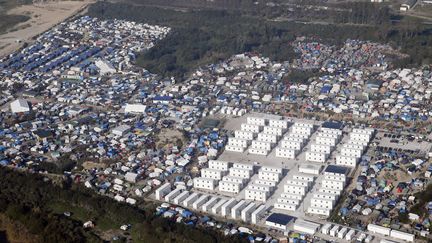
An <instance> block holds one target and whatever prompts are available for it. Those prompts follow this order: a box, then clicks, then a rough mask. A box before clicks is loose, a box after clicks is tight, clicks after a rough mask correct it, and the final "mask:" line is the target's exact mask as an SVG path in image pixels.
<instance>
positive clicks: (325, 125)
mask: <svg viewBox="0 0 432 243" xmlns="http://www.w3.org/2000/svg"><path fill="white" fill-rule="evenodd" d="M322 127H323V128H331V129H342V127H343V123H342V122H335V121H326V122H324V123H323V124H322Z"/></svg>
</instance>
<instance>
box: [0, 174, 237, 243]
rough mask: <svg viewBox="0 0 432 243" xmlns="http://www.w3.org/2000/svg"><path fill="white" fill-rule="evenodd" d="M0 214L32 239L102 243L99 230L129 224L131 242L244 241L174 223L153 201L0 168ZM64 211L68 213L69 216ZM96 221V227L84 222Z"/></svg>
mask: <svg viewBox="0 0 432 243" xmlns="http://www.w3.org/2000/svg"><path fill="white" fill-rule="evenodd" d="M0 184H1V185H2V189H1V190H0V216H6V217H7V218H8V219H10V220H12V221H16V222H19V223H20V224H22V225H24V226H25V228H26V229H27V231H28V233H29V234H32V235H35V236H36V237H34V238H33V241H32V242H103V241H102V239H101V238H100V237H99V232H103V231H109V230H116V229H119V227H120V225H123V224H131V225H132V228H131V231H130V234H131V237H132V238H133V240H134V242H191V243H192V242H215V243H216V242H233V243H236V242H244V241H243V239H240V238H225V237H224V236H223V235H222V234H221V233H220V232H216V231H213V230H211V229H203V228H200V227H190V226H186V225H183V224H177V223H175V222H173V221H170V220H168V219H164V218H161V217H158V216H155V214H154V212H155V211H154V208H155V206H154V205H153V204H152V203H150V202H145V203H144V202H143V203H141V204H140V207H135V206H131V205H129V204H125V203H118V202H116V201H114V200H113V199H111V198H109V197H107V196H101V195H98V194H96V193H94V191H92V190H89V189H86V188H83V187H82V186H80V185H78V184H74V183H71V182H70V181H68V180H64V178H61V179H60V180H59V179H58V178H57V179H53V178H52V179H48V178H47V177H45V176H42V175H38V174H32V173H28V172H19V171H17V170H12V169H9V168H6V167H0ZM63 210H65V211H66V210H67V211H70V212H72V216H71V217H66V216H64V215H63V212H64V211H63ZM87 220H92V221H93V222H95V225H96V229H95V230H87V229H84V228H83V227H82V225H83V222H85V221H87ZM0 231H1V230H0Z"/></svg>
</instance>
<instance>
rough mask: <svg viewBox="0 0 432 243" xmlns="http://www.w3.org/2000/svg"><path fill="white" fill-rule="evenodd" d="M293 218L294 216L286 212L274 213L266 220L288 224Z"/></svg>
mask: <svg viewBox="0 0 432 243" xmlns="http://www.w3.org/2000/svg"><path fill="white" fill-rule="evenodd" d="M293 219H294V217H292V216H289V215H286V214H282V213H273V214H271V215H270V216H269V217H268V218H267V220H266V221H268V222H272V223H276V224H280V225H287V224H288V223H289V222H291V220H293Z"/></svg>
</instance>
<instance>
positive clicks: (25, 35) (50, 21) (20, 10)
mask: <svg viewBox="0 0 432 243" xmlns="http://www.w3.org/2000/svg"><path fill="white" fill-rule="evenodd" d="M92 2H94V1H91V0H84V1H61V2H50V3H42V4H31V5H22V6H19V7H16V8H13V9H11V10H9V11H8V12H7V14H8V15H23V16H29V17H30V19H29V20H27V21H25V22H22V23H19V24H18V25H16V26H14V27H12V28H11V29H10V31H8V32H7V33H5V34H2V35H0V57H2V56H5V55H8V54H10V53H11V52H12V51H14V50H16V49H17V48H19V47H20V46H21V45H22V44H23V43H25V42H28V41H31V39H32V37H34V36H37V35H39V34H41V33H43V32H45V31H46V30H48V29H50V28H51V27H53V26H55V25H56V24H58V23H60V22H61V21H63V20H64V19H67V18H68V17H70V16H73V15H75V14H76V13H78V12H80V11H82V10H84V9H85V7H86V6H87V5H88V4H90V3H92Z"/></svg>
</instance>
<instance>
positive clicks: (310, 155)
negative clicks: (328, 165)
mask: <svg viewBox="0 0 432 243" xmlns="http://www.w3.org/2000/svg"><path fill="white" fill-rule="evenodd" d="M327 158H328V154H325V153H318V152H311V151H307V152H306V160H307V161H311V162H318V163H325V162H326V160H327Z"/></svg>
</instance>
